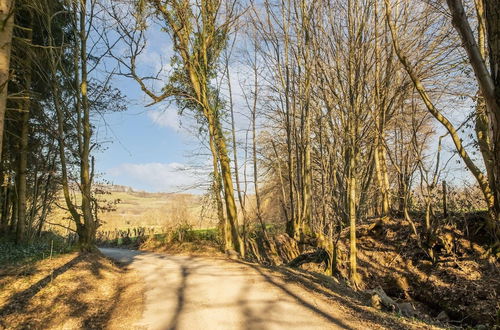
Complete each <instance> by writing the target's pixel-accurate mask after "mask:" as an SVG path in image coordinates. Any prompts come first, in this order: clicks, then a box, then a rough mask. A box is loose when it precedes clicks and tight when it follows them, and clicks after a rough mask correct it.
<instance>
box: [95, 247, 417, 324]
mask: <svg viewBox="0 0 500 330" xmlns="http://www.w3.org/2000/svg"><path fill="white" fill-rule="evenodd" d="M101 251H102V252H103V253H104V254H105V255H107V256H108V257H111V258H113V259H115V260H117V261H119V262H122V263H126V264H128V265H129V267H131V268H132V269H134V270H136V271H138V273H139V274H140V276H141V277H142V278H143V281H144V287H145V289H144V291H145V293H144V294H145V297H144V312H143V315H142V318H141V319H140V320H139V321H138V322H137V323H136V324H135V327H136V328H140V329H189V330H191V329H266V330H267V329H379V328H392V329H405V328H415V327H414V326H412V325H409V324H405V323H402V322H403V321H401V320H395V319H394V318H389V319H388V318H384V317H380V314H378V313H377V312H374V311H372V310H371V309H370V308H368V307H365V306H361V304H360V303H359V302H357V301H354V300H353V299H352V298H348V297H341V296H339V297H337V298H336V297H335V296H334V295H332V296H330V297H329V298H327V297H325V295H321V294H318V293H314V292H311V291H309V290H307V289H306V288H304V287H303V286H302V285H297V284H293V283H288V282H287V281H285V280H284V279H283V277H282V276H279V275H276V274H274V273H271V272H269V271H267V270H266V269H264V268H261V267H258V266H255V265H252V264H245V263H240V262H235V261H229V260H224V259H216V258H204V257H203V258H201V257H188V256H168V255H164V254H156V253H149V252H138V251H132V250H123V249H107V248H106V249H104V248H103V249H101ZM130 308H134V306H130ZM138 308H139V306H138Z"/></svg>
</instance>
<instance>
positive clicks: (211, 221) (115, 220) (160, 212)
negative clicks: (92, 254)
mask: <svg viewBox="0 0 500 330" xmlns="http://www.w3.org/2000/svg"><path fill="white" fill-rule="evenodd" d="M99 200H101V204H102V205H104V204H106V202H113V201H117V202H118V203H117V204H116V205H115V210H114V211H111V212H103V213H101V214H100V215H99V218H100V220H101V223H102V226H101V227H100V229H99V230H101V231H111V230H127V229H129V228H137V227H147V228H155V229H157V231H158V232H161V231H162V229H163V228H168V227H171V226H174V225H178V224H187V225H190V226H192V227H193V228H212V227H215V225H216V223H217V219H216V213H215V212H214V210H212V209H210V207H209V205H208V203H206V202H205V201H204V200H203V197H202V196H198V195H190V194H166V193H146V192H111V193H110V194H105V195H99ZM58 204H59V205H64V200H63V199H62V196H61V197H60V198H59V201H58ZM48 222H50V223H53V224H54V223H55V224H59V225H64V226H69V227H71V228H73V229H74V224H73V223H72V221H71V220H69V214H68V212H67V211H66V210H64V209H62V208H59V207H54V209H53V211H52V212H51V214H50V216H49V217H48ZM46 229H47V230H55V231H57V232H59V233H61V234H67V233H68V231H67V230H65V229H63V228H61V227H60V226H57V225H50V224H48V225H47V226H46Z"/></svg>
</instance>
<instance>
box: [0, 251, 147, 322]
mask: <svg viewBox="0 0 500 330" xmlns="http://www.w3.org/2000/svg"><path fill="white" fill-rule="evenodd" d="M0 288H1V290H0V329H27V328H35V329H103V328H114V329H117V328H122V326H123V327H128V328H130V327H131V325H132V324H133V322H134V320H135V319H136V318H138V317H139V316H140V314H141V313H142V310H141V308H142V307H141V306H142V293H141V292H142V289H141V287H140V283H139V282H138V281H137V280H136V277H134V274H133V273H130V274H128V273H127V274H125V272H124V271H123V270H122V269H120V268H119V267H117V266H116V265H115V264H113V263H112V262H111V261H109V260H108V259H106V258H104V257H102V256H101V255H100V254H78V253H72V254H67V255H63V256H59V257H57V258H53V259H46V260H42V261H40V262H37V263H34V264H28V265H25V266H22V267H17V268H7V269H4V270H2V271H0ZM130 300H132V301H133V304H131V303H130ZM122 301H127V306H135V308H127V307H125V308H124V307H123V306H124V304H123V303H122ZM118 310H119V311H120V318H118V317H117V316H116V314H115V313H117V311H118Z"/></svg>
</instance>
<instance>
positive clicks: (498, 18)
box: [447, 0, 500, 234]
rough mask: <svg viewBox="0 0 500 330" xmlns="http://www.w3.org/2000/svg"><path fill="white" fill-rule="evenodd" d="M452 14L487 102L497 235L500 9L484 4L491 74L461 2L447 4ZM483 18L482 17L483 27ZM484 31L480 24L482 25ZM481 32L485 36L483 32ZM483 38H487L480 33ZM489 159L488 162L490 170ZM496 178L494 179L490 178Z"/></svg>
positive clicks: (491, 1)
mask: <svg viewBox="0 0 500 330" xmlns="http://www.w3.org/2000/svg"><path fill="white" fill-rule="evenodd" d="M447 3H448V7H449V9H450V12H451V17H452V23H453V26H454V27H455V29H456V30H457V32H458V34H459V35H460V37H461V39H462V44H463V47H464V49H465V51H466V52H467V56H468V58H469V62H470V64H471V66H472V68H473V70H474V73H475V75H476V80H477V82H478V85H479V87H480V90H481V96H482V97H483V98H484V103H485V104H486V109H487V113H488V120H489V124H490V125H489V126H490V138H491V151H492V168H491V173H488V175H490V177H489V178H488V186H489V187H488V188H489V189H488V190H489V196H488V197H489V199H488V200H487V202H488V207H489V210H490V218H492V219H491V222H490V226H491V227H492V229H493V231H494V232H495V233H496V234H498V233H499V232H500V225H499V223H500V68H499V66H500V6H498V1H497V0H484V14H485V17H486V32H487V38H486V39H487V41H488V47H489V59H490V69H491V70H490V71H488V68H487V66H486V63H485V60H484V58H483V56H484V49H483V48H484V46H483V45H482V39H480V40H479V45H478V43H477V42H476V39H475V36H474V33H473V31H472V29H471V27H470V24H469V21H468V19H467V16H466V14H465V10H464V7H463V3H462V0H447ZM482 5H483V3H481V2H477V3H476V10H477V13H478V15H481V9H483V7H482ZM481 19H482V17H481V16H480V17H479V21H480V23H481ZM480 28H481V24H480ZM479 32H482V31H481V30H480V31H479ZM479 36H480V38H483V37H484V36H483V35H482V33H479ZM489 161H490V160H489V159H485V163H486V165H487V167H488V166H489ZM491 176H493V178H492V177H491Z"/></svg>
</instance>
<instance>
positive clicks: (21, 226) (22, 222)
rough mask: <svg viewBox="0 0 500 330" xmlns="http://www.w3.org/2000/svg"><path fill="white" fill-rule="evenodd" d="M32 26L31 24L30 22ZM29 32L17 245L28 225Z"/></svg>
mask: <svg viewBox="0 0 500 330" xmlns="http://www.w3.org/2000/svg"><path fill="white" fill-rule="evenodd" d="M27 15H31V13H30V12H27ZM30 25H31V22H30ZM24 30H25V31H28V36H27V38H26V40H28V41H29V45H24V47H25V50H24V51H22V52H21V53H22V54H23V55H24V56H25V61H23V62H24V65H25V67H24V73H23V74H22V78H23V80H24V86H23V88H24V94H25V95H24V99H23V101H21V102H22V107H21V110H22V112H21V123H20V124H21V134H20V137H19V138H20V141H19V163H18V171H17V180H18V181H17V198H18V204H17V205H18V208H17V212H18V215H17V229H16V243H17V244H21V243H23V242H24V241H25V235H26V233H25V231H26V225H27V216H26V214H27V212H26V211H27V204H26V198H27V189H26V177H27V175H26V174H27V173H26V172H27V168H28V152H29V148H28V145H29V119H30V111H31V66H32V62H31V54H30V50H29V47H30V46H31V43H32V38H33V31H32V29H31V26H30V27H28V28H25V29H24Z"/></svg>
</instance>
